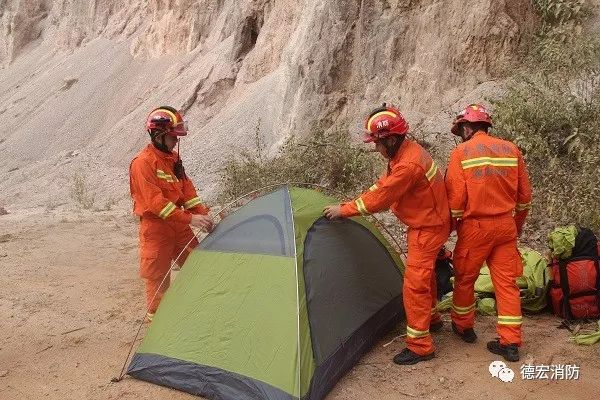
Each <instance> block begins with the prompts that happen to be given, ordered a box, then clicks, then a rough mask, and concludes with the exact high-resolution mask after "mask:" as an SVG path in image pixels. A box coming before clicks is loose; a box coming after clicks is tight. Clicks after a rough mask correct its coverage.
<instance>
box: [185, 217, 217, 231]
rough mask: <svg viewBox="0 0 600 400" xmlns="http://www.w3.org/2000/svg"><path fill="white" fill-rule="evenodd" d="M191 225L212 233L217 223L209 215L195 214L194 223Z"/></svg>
mask: <svg viewBox="0 0 600 400" xmlns="http://www.w3.org/2000/svg"><path fill="white" fill-rule="evenodd" d="M190 225H192V226H195V227H196V228H200V229H202V230H203V231H205V232H210V231H212V230H213V228H214V226H215V223H214V221H213V219H212V217H210V216H208V215H202V214H194V215H192V221H191V222H190Z"/></svg>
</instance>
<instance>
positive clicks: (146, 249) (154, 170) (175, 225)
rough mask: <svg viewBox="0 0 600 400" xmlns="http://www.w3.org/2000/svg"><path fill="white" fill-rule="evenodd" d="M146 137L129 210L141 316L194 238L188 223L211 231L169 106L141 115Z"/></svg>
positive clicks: (182, 131)
mask: <svg viewBox="0 0 600 400" xmlns="http://www.w3.org/2000/svg"><path fill="white" fill-rule="evenodd" d="M146 130H147V131H148V134H149V135H150V139H151V143H150V144H149V145H147V146H146V147H145V148H144V149H143V150H142V151H141V152H140V153H139V154H138V155H137V156H136V157H135V158H134V159H133V161H132V162H131V165H130V168H129V184H130V192H131V197H132V198H133V212H134V213H135V214H136V215H137V216H139V217H140V230H139V237H140V276H141V277H142V278H143V279H144V282H145V285H146V307H147V314H146V318H147V320H148V321H152V317H153V316H154V313H155V312H156V309H157V308H158V304H159V303H160V300H161V299H162V296H163V294H164V293H165V291H166V290H167V289H168V287H169V284H170V269H171V262H172V261H176V262H177V264H178V265H183V263H184V262H185V259H186V258H187V256H188V254H189V253H190V251H191V250H192V249H193V248H194V247H195V246H196V245H197V244H198V241H197V239H196V237H195V235H194V233H193V232H192V230H191V229H190V226H189V225H192V226H195V227H198V228H201V229H203V230H205V231H210V230H212V228H213V220H212V218H211V217H209V216H208V215H207V214H208V211H209V209H208V208H207V207H205V206H204V205H202V203H201V201H200V198H199V197H198V195H197V194H196V189H195V188H194V185H193V183H192V181H191V180H190V178H189V177H188V176H187V175H186V173H185V170H184V168H183V163H182V161H181V158H180V157H179V154H178V152H175V151H173V149H174V148H175V145H176V144H177V145H178V144H179V139H178V137H179V136H185V135H187V128H186V125H185V122H184V121H183V116H182V115H181V114H180V113H179V112H178V111H177V110H176V109H174V108H172V107H169V106H163V107H159V108H156V109H154V110H153V111H152V112H151V113H150V114H149V115H148V117H147V118H146Z"/></svg>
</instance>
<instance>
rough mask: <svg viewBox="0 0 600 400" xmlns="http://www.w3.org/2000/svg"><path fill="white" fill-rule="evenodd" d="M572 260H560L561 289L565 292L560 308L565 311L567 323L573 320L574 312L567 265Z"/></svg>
mask: <svg viewBox="0 0 600 400" xmlns="http://www.w3.org/2000/svg"><path fill="white" fill-rule="evenodd" d="M569 261H570V260H558V273H559V275H560V288H561V289H562V292H563V298H562V300H561V305H560V307H561V308H562V311H563V316H564V318H565V319H566V320H567V321H571V320H572V319H573V311H572V310H571V302H570V301H569V300H570V299H571V289H570V288H569V277H568V274H567V265H568V264H569Z"/></svg>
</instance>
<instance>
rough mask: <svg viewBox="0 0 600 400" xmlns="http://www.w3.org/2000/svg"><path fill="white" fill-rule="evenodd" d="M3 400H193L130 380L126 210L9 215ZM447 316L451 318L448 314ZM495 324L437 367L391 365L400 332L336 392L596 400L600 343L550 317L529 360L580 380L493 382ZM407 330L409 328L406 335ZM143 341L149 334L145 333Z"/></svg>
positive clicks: (529, 340) (0, 358) (2, 313)
mask: <svg viewBox="0 0 600 400" xmlns="http://www.w3.org/2000/svg"><path fill="white" fill-rule="evenodd" d="M0 266H1V267H0V271H1V272H2V274H1V275H0V287H1V288H2V289H1V290H0V327H1V329H0V399H2V400H17V399H18V400H22V399H61V400H62V399H156V398H166V397H168V398H170V399H174V400H176V399H191V398H193V396H190V395H187V394H185V393H181V392H177V391H174V390H170V389H166V388H162V387H159V386H155V385H152V384H149V383H146V382H141V381H137V380H135V379H132V378H129V377H126V378H125V379H124V380H123V381H121V382H119V383H111V382H110V380H111V378H112V377H114V376H117V375H118V374H119V372H120V369H121V366H122V365H123V361H124V358H125V356H126V354H127V351H128V349H129V346H130V344H131V341H132V339H133V337H134V335H135V331H136V329H137V327H138V325H139V322H140V320H141V317H142V316H143V314H144V310H143V309H142V303H143V295H142V285H141V281H140V280H139V279H138V277H137V225H136V221H135V219H133V218H132V217H131V216H129V215H128V213H127V212H126V211H124V210H123V211H110V212H89V213H79V212H66V211H58V210H52V211H49V210H38V211H31V212H20V213H18V214H17V213H13V214H9V215H4V216H0ZM444 318H445V319H446V321H447V320H448V315H445V316H444ZM493 322H494V319H493V318H479V319H478V325H477V331H478V333H479V336H480V340H479V342H478V343H476V344H474V345H467V344H464V343H462V342H461V341H460V340H458V339H457V338H455V337H454V336H453V335H452V334H451V332H450V328H449V324H448V323H446V325H445V326H444V329H443V331H442V332H441V333H437V334H435V336H434V338H435V341H436V344H437V346H438V351H437V358H436V359H434V360H433V361H431V362H427V363H421V364H419V365H416V366H414V367H399V366H396V365H394V364H393V363H392V362H391V358H392V357H393V355H394V354H395V353H396V352H397V351H399V350H400V349H401V346H402V343H401V340H396V341H394V342H393V343H392V344H390V345H388V346H384V345H385V344H386V343H388V342H389V341H391V340H392V339H393V338H394V337H395V335H397V334H398V333H399V332H392V333H390V334H389V335H388V336H387V337H386V338H384V339H383V340H382V341H381V342H380V343H378V344H377V345H376V346H375V347H374V348H373V349H372V351H371V352H370V353H369V354H367V355H366V356H365V357H363V359H362V360H361V361H360V362H359V363H358V365H356V366H355V367H354V369H353V370H352V371H350V372H349V373H348V374H347V375H346V376H345V377H344V378H343V379H342V380H341V381H340V382H339V383H338V384H337V386H336V387H335V388H334V389H333V391H332V392H331V393H330V395H329V396H328V397H327V399H328V400H341V399H356V400H358V399H404V398H424V399H454V398H465V399H490V398H508V399H541V398H564V399H589V398H592V397H593V396H595V395H597V393H599V392H600V381H599V380H598V377H599V376H600V357H599V349H600V344H598V345H595V346H591V347H579V346H576V345H574V344H572V343H570V342H568V332H567V331H565V330H559V329H557V328H556V327H557V325H558V323H559V320H558V319H556V318H554V317H552V316H550V315H541V316H536V317H533V318H531V317H528V318H526V319H525V340H526V344H525V346H524V348H523V349H522V354H523V356H524V357H523V358H524V359H526V360H529V361H530V362H532V363H534V364H542V363H543V364H577V365H578V366H579V367H580V378H579V380H578V381H557V380H537V381H523V380H522V379H521V377H520V374H519V367H520V365H521V363H513V364H511V365H510V367H512V368H513V369H514V370H515V373H516V375H517V376H516V377H515V379H514V381H513V382H512V383H504V382H501V381H499V380H498V379H496V378H493V377H491V376H490V374H489V373H488V365H489V363H490V362H491V361H494V360H497V359H498V358H497V357H495V356H494V355H492V354H489V353H488V352H487V351H486V350H485V341H487V340H489V339H492V338H494V336H495V335H494V333H495V332H494V328H493ZM401 328H402V327H398V329H399V330H400V329H401ZM142 334H143V332H142Z"/></svg>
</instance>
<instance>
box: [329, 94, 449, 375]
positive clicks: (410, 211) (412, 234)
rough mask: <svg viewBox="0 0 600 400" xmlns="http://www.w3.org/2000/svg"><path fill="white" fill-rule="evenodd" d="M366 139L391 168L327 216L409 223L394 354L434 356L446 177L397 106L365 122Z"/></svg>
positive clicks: (403, 359) (410, 359) (405, 358)
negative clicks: (400, 333) (401, 331)
mask: <svg viewBox="0 0 600 400" xmlns="http://www.w3.org/2000/svg"><path fill="white" fill-rule="evenodd" d="M365 128H366V131H367V133H366V137H365V139H364V141H365V143H367V142H375V149H376V150H377V151H378V152H379V153H380V154H381V155H382V156H383V157H385V158H386V159H387V160H388V168H387V173H386V174H385V175H384V176H382V177H381V179H379V180H378V181H377V183H376V184H374V185H373V186H371V187H370V188H369V190H368V191H367V192H365V193H363V194H362V195H360V196H359V197H358V198H357V199H356V200H354V201H351V202H347V203H343V204H340V205H331V206H327V207H326V208H325V210H324V215H325V216H326V217H327V218H330V219H332V218H339V217H342V218H348V217H352V216H356V215H359V214H362V215H368V214H372V213H376V212H380V211H384V210H387V209H391V210H392V212H393V213H394V214H395V215H396V217H397V218H398V219H399V220H400V221H401V222H402V223H404V224H406V225H407V226H408V256H407V265H406V270H405V273H404V286H403V299H404V308H405V310H406V318H407V327H406V346H407V347H406V348H405V349H403V350H402V351H401V352H400V353H399V354H397V355H396V356H395V357H394V362H395V363H396V364H400V365H409V364H416V363H418V362H420V361H425V360H430V359H432V358H433V357H434V356H435V352H434V346H433V341H432V339H431V335H430V331H437V330H439V329H441V327H442V320H441V318H440V315H439V313H438V312H437V311H436V309H435V307H436V303H437V296H436V284H435V272H434V267H435V262H436V258H437V256H438V252H439V251H440V249H441V247H442V246H443V245H444V243H445V242H446V240H447V239H448V236H449V233H450V215H449V213H448V208H447V207H448V200H447V197H446V189H445V187H444V179H443V177H442V175H441V173H440V171H439V170H438V168H437V165H436V164H435V162H434V161H433V159H432V158H431V156H430V155H429V153H428V152H427V151H426V150H425V149H424V148H423V147H421V146H420V145H419V144H418V143H416V142H414V141H412V140H409V139H407V138H406V134H407V133H408V129H409V127H408V123H407V122H406V120H405V119H404V117H403V116H402V114H400V112H399V111H398V110H397V109H396V108H394V107H387V106H386V105H385V103H384V105H383V106H382V107H380V108H377V109H376V110H374V111H372V112H371V113H370V114H369V116H368V117H367V119H366V121H365Z"/></svg>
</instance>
